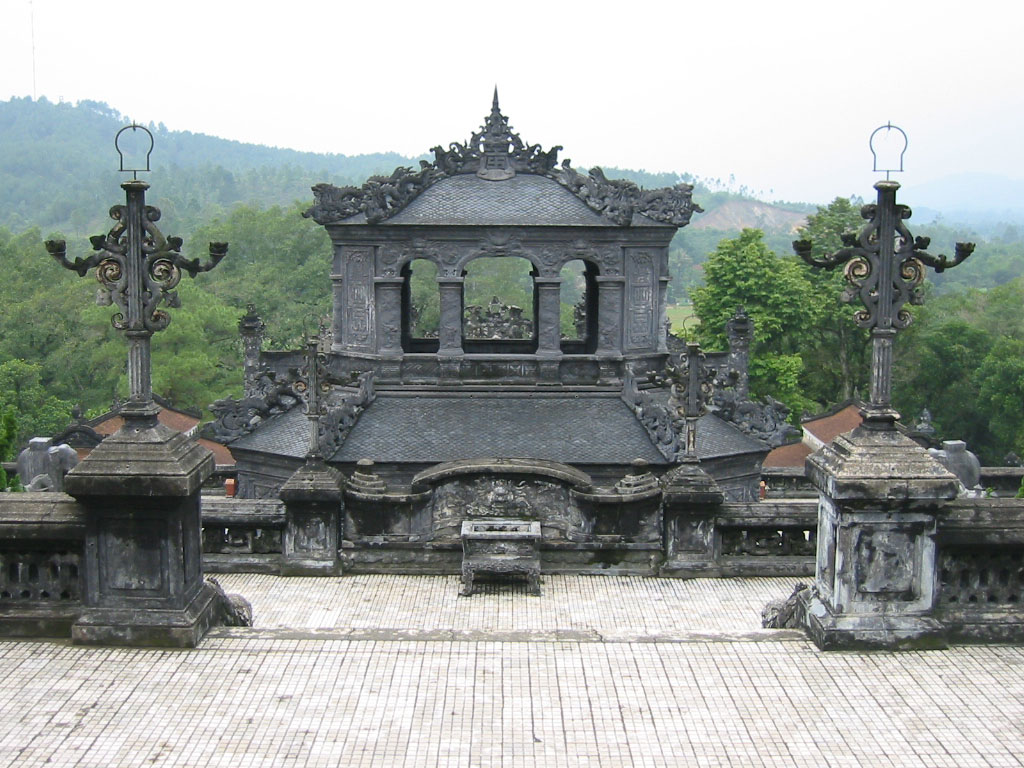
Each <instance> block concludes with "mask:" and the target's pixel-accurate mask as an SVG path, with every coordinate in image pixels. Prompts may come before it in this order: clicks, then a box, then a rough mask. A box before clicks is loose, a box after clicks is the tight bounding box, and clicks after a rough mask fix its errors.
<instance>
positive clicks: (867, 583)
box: [804, 426, 958, 649]
mask: <svg viewBox="0 0 1024 768" xmlns="http://www.w3.org/2000/svg"><path fill="white" fill-rule="evenodd" d="M807 475H808V477H809V478H810V479H811V482H813V483H814V485H815V486H816V487H817V489H818V551H817V564H816V570H815V587H814V589H813V590H812V592H811V594H810V595H809V597H808V599H807V600H806V601H805V606H804V608H805V610H806V626H807V631H808V633H809V634H810V636H811V638H812V639H813V640H814V642H815V643H816V644H817V645H818V647H820V648H822V649H837V648H886V649H898V648H934V647H944V646H945V644H946V641H945V638H944V636H943V631H942V626H941V624H940V623H939V622H938V621H937V620H935V618H934V617H933V615H932V614H933V611H934V609H935V600H936V592H937V574H936V559H935V531H936V516H937V514H938V513H939V511H940V509H941V508H942V506H943V504H944V503H945V502H946V501H947V500H949V499H953V498H954V497H955V496H956V495H957V490H958V484H957V479H956V477H955V476H954V475H952V474H951V473H950V472H949V471H947V470H946V469H945V468H944V467H942V465H940V464H939V463H938V462H937V461H935V460H934V459H933V458H932V457H931V456H929V455H928V453H927V452H926V451H925V450H924V449H923V448H921V447H920V446H918V445H917V444H916V443H915V442H914V441H912V440H911V439H910V438H908V437H905V436H904V435H902V434H901V433H899V432H897V431H896V430H895V429H871V428H869V427H867V426H861V427H858V428H857V429H855V430H853V432H851V433H849V434H847V435H841V436H840V437H838V438H836V439H835V440H834V441H833V442H832V443H830V444H829V445H826V446H825V447H824V448H822V449H821V450H820V451H818V452H817V453H815V454H813V455H811V456H810V457H809V458H808V459H807Z"/></svg>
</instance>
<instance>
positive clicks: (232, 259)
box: [0, 99, 1024, 462]
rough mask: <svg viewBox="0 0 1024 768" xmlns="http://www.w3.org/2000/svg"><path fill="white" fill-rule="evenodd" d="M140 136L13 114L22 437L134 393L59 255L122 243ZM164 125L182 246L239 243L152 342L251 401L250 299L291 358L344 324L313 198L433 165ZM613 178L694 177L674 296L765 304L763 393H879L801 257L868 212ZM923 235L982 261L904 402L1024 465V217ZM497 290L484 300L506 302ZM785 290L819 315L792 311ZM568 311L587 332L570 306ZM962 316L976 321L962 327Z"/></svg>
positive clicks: (0, 224) (846, 323)
mask: <svg viewBox="0 0 1024 768" xmlns="http://www.w3.org/2000/svg"><path fill="white" fill-rule="evenodd" d="M127 122H128V121H127V119H126V118H125V117H124V116H122V115H120V114H118V113H117V112H116V111H115V110H114V109H112V108H111V107H108V106H107V105H105V104H101V103H96V102H83V103H80V104H78V105H76V106H72V105H69V104H53V103H49V102H46V101H45V100H39V101H31V100H29V99H15V100H12V101H9V102H2V103H0V267H2V268H3V270H4V271H3V274H4V276H5V278H4V280H3V281H0V306H3V307H4V311H3V314H2V319H0V411H2V410H4V409H6V410H7V411H8V412H12V413H16V414H17V418H18V434H19V440H20V441H23V440H24V439H25V438H27V437H28V436H31V435H33V434H44V433H47V432H52V431H54V430H55V429H58V428H60V427H62V426H64V425H65V424H66V423H67V421H68V418H69V415H70V411H71V407H72V406H73V405H74V404H76V403H77V404H81V405H82V406H84V407H85V408H86V409H87V410H88V411H91V412H97V411H101V410H103V409H105V408H107V407H108V406H109V404H110V401H111V399H113V398H115V397H118V396H123V395H124V394H125V392H126V389H127V382H126V379H125V371H124V358H125V354H124V345H123V341H122V339H120V338H118V337H117V336H116V335H115V334H113V333H112V332H111V331H110V327H109V317H110V309H109V308H102V307H97V306H95V305H94V304H93V303H92V301H91V296H92V294H93V293H94V284H92V283H91V281H89V280H82V279H80V278H78V277H77V276H75V275H73V274H71V273H68V272H67V271H66V270H63V269H61V268H60V267H59V266H58V265H57V264H56V263H55V262H53V260H52V259H50V258H49V257H48V255H47V254H46V252H45V250H44V248H43V245H42V243H43V241H44V240H45V239H48V238H50V237H53V236H59V237H62V238H64V239H66V240H67V241H68V244H69V254H70V255H71V256H75V255H83V254H84V253H85V252H87V251H88V249H89V246H88V240H87V236H88V235H94V234H98V233H102V232H105V231H106V230H108V229H109V227H110V226H111V222H110V220H109V219H108V218H107V210H108V209H109V207H110V206H111V205H112V204H115V203H118V202H120V201H122V200H123V197H122V193H121V190H120V189H119V187H118V185H119V183H120V182H121V181H122V180H123V174H120V173H118V172H117V170H116V169H117V155H116V153H115V151H114V147H113V141H112V140H113V136H114V134H115V133H116V132H117V130H118V129H119V128H121V127H122V126H124V125H125V124H126V123H127ZM150 128H151V130H152V131H153V133H154V136H155V150H154V153H153V172H152V173H150V174H149V175H148V176H147V177H146V180H147V181H149V183H150V184H151V185H152V188H151V191H150V193H149V196H148V201H149V202H150V203H151V204H154V205H156V206H158V207H159V208H160V209H161V210H162V213H163V218H162V220H161V222H160V226H161V229H162V230H163V231H164V233H165V234H168V235H170V234H174V235H179V236H181V237H183V238H184V239H185V248H184V249H183V251H184V252H185V253H186V254H187V255H189V256H190V257H195V256H202V255H203V254H204V252H205V250H206V248H207V244H208V243H209V242H210V241H213V240H226V241H228V242H229V243H230V251H229V255H228V257H227V258H226V259H225V260H224V261H223V262H222V263H221V264H220V266H219V267H218V268H217V269H216V270H214V271H213V272H211V273H209V274H204V275H201V276H200V277H199V278H198V279H196V280H195V281H194V282H193V281H191V280H190V279H189V278H185V281H184V283H183V285H182V288H181V291H180V292H181V296H182V304H183V307H182V309H181V310H178V311H175V312H173V313H172V316H173V319H172V322H171V325H170V328H169V329H168V330H167V331H165V332H163V333H161V334H158V335H157V336H156V337H155V338H154V342H153V345H154V358H155V365H154V389H155V390H156V391H158V392H160V393H161V394H162V395H164V396H166V397H169V398H170V399H171V400H172V401H173V402H175V403H177V404H180V405H182V406H189V407H200V408H202V407H205V406H206V405H208V404H209V403H210V402H212V401H213V400H214V399H216V398H219V397H223V396H225V395H228V394H235V395H237V394H238V393H239V391H240V387H241V371H240V366H241V355H240V348H239V344H238V339H237V331H236V323H237V319H238V317H239V316H240V315H241V314H242V313H243V312H244V308H245V305H246V304H247V303H249V302H252V303H253V304H255V305H256V306H257V308H258V310H259V312H260V314H261V315H262V316H263V318H264V320H265V321H266V323H267V326H268V341H269V344H270V345H271V346H273V347H286V346H291V345H295V344H296V343H297V342H298V341H299V339H300V338H301V336H302V334H303V329H304V328H311V327H313V326H314V325H315V323H316V322H317V319H318V318H320V317H323V316H324V315H325V314H326V313H327V312H328V310H329V288H330V286H329V279H328V273H329V261H330V249H329V243H328V240H327V237H326V235H325V233H324V231H323V229H322V228H321V227H318V226H316V225H315V224H314V223H313V222H311V221H310V220H308V219H304V218H302V216H301V215H300V214H301V210H302V209H303V207H304V206H306V205H308V202H309V201H310V199H311V193H310V191H309V188H310V186H312V185H313V184H315V183H318V182H322V181H329V182H332V183H334V184H339V185H343V184H361V183H362V182H363V181H364V180H365V179H366V178H367V177H368V176H370V175H372V174H376V173H390V172H391V171H392V170H393V169H394V168H395V167H396V166H398V165H415V164H416V163H417V162H418V158H408V157H402V156H400V155H396V154H390V153H382V154H374V155H362V156H354V157H348V156H345V155H340V154H338V155H320V154H313V153H302V152H296V151H293V150H284V149H274V148H269V147H260V146H254V145H247V144H241V143H239V142H234V141H228V140H225V139H218V138H214V137H210V136H203V135H199V134H191V133H188V132H175V131H168V130H167V129H166V128H164V127H163V126H161V125H153V126H150ZM448 138H459V137H448ZM427 143H428V144H429V141H428V142H427ZM426 148H427V147H426V146H425V147H424V149H426ZM605 171H606V172H607V174H608V176H609V177H620V178H629V179H631V180H633V181H636V182H637V183H638V184H641V185H642V186H645V187H648V188H650V187H661V186H667V185H671V184H675V183H677V182H678V181H680V180H682V181H687V182H690V183H693V184H694V185H695V192H694V198H695V200H696V201H697V202H698V203H699V204H700V205H701V206H702V207H703V208H704V209H705V213H704V214H700V215H698V216H696V217H695V218H694V221H693V223H692V225H691V226H689V227H686V228H684V229H683V230H681V231H680V232H679V234H678V235H677V236H676V238H675V239H674V241H673V243H672V247H671V249H670V254H669V262H670V269H671V273H672V282H671V285H670V300H671V301H672V302H673V303H677V304H689V303H690V302H691V299H697V302H696V304H697V309H698V313H697V314H698V316H699V317H700V318H702V319H703V320H705V330H704V336H705V341H706V342H708V343H713V344H715V345H720V344H721V343H722V341H723V340H722V339H721V338H719V337H718V331H717V330H715V326H716V325H717V324H718V322H719V319H720V318H719V317H718V314H716V313H721V312H726V311H728V312H731V311H732V310H733V309H734V308H735V306H736V304H744V305H745V306H747V307H748V309H751V312H752V314H754V315H755V318H756V319H757V320H758V321H759V328H760V333H761V341H760V342H759V347H758V349H757V350H756V353H755V357H754V360H753V366H754V369H755V374H756V379H757V388H758V391H759V392H762V393H763V394H773V395H774V396H776V397H781V398H783V399H785V400H786V402H788V403H790V404H791V405H792V406H793V407H794V415H795V416H798V415H799V413H800V412H801V411H804V410H807V411H816V410H820V409H821V408H823V407H825V406H828V405H830V404H832V403H835V402H838V401H841V400H842V399H843V398H845V397H848V396H850V395H852V394H854V392H859V393H864V391H865V389H864V385H865V382H866V377H867V368H866V360H867V358H866V357H865V349H866V346H865V345H866V341H865V338H866V337H865V336H864V335H863V334H861V333H860V332H858V331H857V330H856V329H855V328H853V326H852V322H851V320H850V314H851V313H852V309H851V308H850V307H848V306H847V305H840V304H839V302H838V295H839V292H840V290H841V287H840V285H839V276H838V275H827V276H823V275H817V274H815V273H812V272H811V271H810V270H809V269H808V268H806V267H804V266H803V265H802V264H798V263H797V262H796V260H795V258H794V257H792V256H791V253H792V252H791V245H790V244H791V242H792V240H794V239H796V236H797V234H796V232H797V230H798V229H799V228H800V227H801V226H808V228H809V229H810V231H811V232H812V234H814V236H815V237H816V238H818V239H819V240H820V245H821V247H825V246H826V245H828V244H829V243H834V244H836V245H837V244H838V234H837V232H838V231H839V230H840V229H842V228H849V227H859V225H860V224H861V223H862V222H861V220H860V218H859V216H858V213H857V208H858V207H859V204H860V201H853V202H852V203H851V201H843V200H837V201H834V202H833V203H832V204H831V205H830V206H829V207H828V208H825V207H820V208H819V207H817V206H815V205H812V204H802V203H798V204H792V203H787V204H771V203H766V202H764V201H759V200H754V199H752V198H751V197H749V196H747V195H745V194H740V193H739V192H734V191H730V190H728V189H726V188H725V187H724V185H723V184H722V183H721V182H720V181H718V180H711V179H700V178H694V177H692V176H689V175H688V174H686V173H685V172H682V171H681V172H680V174H678V175H677V174H650V173H645V172H643V171H633V170H628V169H616V168H605ZM741 191H742V190H741ZM870 192H871V190H865V194H868V193H870ZM904 202H908V203H910V204H912V203H913V201H912V200H908V201H904ZM809 214H810V215H811V216H810V221H808V219H807V216H808V215H809ZM910 226H911V228H912V230H913V231H914V234H916V235H924V236H930V237H932V239H933V242H932V246H931V248H930V250H931V252H933V253H937V252H945V253H951V252H952V248H953V242H954V241H956V240H973V241H975V242H977V243H978V247H977V249H976V251H975V253H974V255H973V256H972V257H971V258H970V259H969V260H968V261H967V262H966V263H964V264H963V265H960V266H959V267H958V268H957V269H955V270H949V271H947V272H946V273H944V274H942V275H934V274H931V275H930V276H929V279H930V280H931V281H932V283H931V286H930V290H931V292H932V293H933V294H934V296H933V297H932V298H931V299H930V300H929V306H927V307H926V308H925V309H924V310H923V311H919V313H918V314H919V318H918V321H917V323H916V324H915V326H914V328H913V331H912V332H909V333H907V334H904V335H903V336H904V338H901V340H900V344H901V346H900V347H899V349H898V353H899V355H900V358H901V360H902V361H905V363H904V367H903V368H901V369H900V372H899V378H898V381H897V390H898V391H897V396H898V398H899V399H900V400H901V402H900V405H901V407H904V408H905V409H910V411H908V413H909V412H912V411H914V410H919V409H920V407H923V406H927V407H929V408H930V409H931V411H932V413H933V414H934V416H935V421H936V424H937V425H938V426H939V428H940V430H941V432H942V434H943V435H945V436H947V437H960V436H963V437H967V438H969V439H970V440H971V441H972V442H971V444H972V446H973V447H976V448H977V449H979V450H980V451H982V452H983V454H984V458H985V459H986V461H989V462H997V461H999V460H1000V459H1001V457H1002V455H1003V454H1004V453H1005V452H1006V451H1008V450H1011V449H1014V450H1017V451H1018V452H1024V434H1022V429H1021V427H1020V418H1019V416H1018V417H1016V420H1015V417H1014V407H1013V404H1014V403H1016V405H1017V406H1018V407H1017V408H1016V412H1017V413H1019V411H1020V408H1019V405H1020V403H1021V400H1022V396H1024V362H1021V361H1022V358H1021V347H1020V345H1021V344H1022V343H1024V336H1022V330H1021V328H1020V327H1019V325H1020V324H1019V323H1017V324H1016V325H1014V324H1013V323H1010V322H1009V318H1010V317H1012V316H1016V317H1019V316H1020V303H1021V300H1022V299H1024V279H1022V278H1021V275H1024V236H1022V234H1021V231H1020V230H1018V229H1017V228H1016V226H1015V225H1014V224H1013V223H1004V224H1002V225H987V226H986V229H985V230H984V231H983V232H977V231H972V230H971V229H970V228H969V227H967V226H963V225H958V224H954V223H951V222H944V221H939V222H937V223H923V222H918V221H915V220H911V222H910ZM747 231H749V232H751V234H747ZM755 231H756V232H757V234H756V235H755V234H753V233H754V232H755ZM983 235H984V236H983ZM832 247H834V246H832ZM736 254H739V258H738V259H737V260H735V261H734V262H732V266H728V259H729V258H733V257H735V256H736ZM709 258H710V259H712V261H711V262H709ZM715 259H717V260H718V261H722V260H723V259H724V260H725V262H726V266H725V267H722V266H716V265H715V263H714V260H715ZM754 264H758V265H760V268H761V269H762V270H764V271H763V272H761V273H758V274H756V275H754V276H753V277H752V278H751V280H749V281H747V283H746V284H745V285H746V288H743V287H742V286H739V283H742V282H743V281H740V280H733V279H732V278H733V277H735V276H736V273H737V271H738V270H740V271H742V270H743V269H745V268H746V267H748V266H751V265H754ZM716 269H717V270H719V271H718V272H717V273H716V272H715V270H716ZM723 269H724V270H725V271H724V272H723V271H722V270H723ZM705 270H710V272H708V274H719V275H727V276H730V279H726V278H724V277H718V278H716V280H717V281H718V282H719V283H720V285H719V286H717V287H718V288H721V287H723V286H724V287H727V288H729V290H727V291H725V292H721V293H720V295H719V296H718V297H717V298H715V300H714V301H710V303H709V302H708V301H704V304H703V306H702V304H701V301H702V298H701V297H702V296H703V297H704V299H707V294H706V293H704V294H702V293H701V290H700V289H701V286H704V285H705V283H706V282H708V281H706V280H705ZM783 275H786V276H787V277H786V279H785V280H782V279H781V278H782V276H783ZM510 279H512V278H510ZM729 286H732V287H731V288H730V287H729ZM783 286H786V287H785V288H784V287H783ZM715 287H716V286H713V285H708V286H707V288H708V289H712V288H715ZM478 290H479V292H480V293H481V295H485V294H486V293H487V292H488V291H490V290H491V288H490V287H489V286H487V285H481V286H479V289H478ZM509 290H513V293H514V287H510V289H509ZM744 291H746V292H744ZM772 291H774V292H775V294H777V295H776V296H775V297H774V298H773V297H772V296H770V295H768V294H770V293H771V292H772ZM766 292H767V293H766ZM510 295H513V294H510ZM569 295H572V292H571V291H570V292H569ZM780 296H781V301H782V302H783V303H786V302H788V303H789V304H795V305H799V306H798V307H796V308H797V309H799V310H800V312H798V313H797V315H796V316H792V317H791V316H790V315H788V314H786V313H785V312H782V311H781V309H780V308H781V307H782V306H783V305H782V304H779V303H778V300H779V298H780ZM1015 301H1016V302H1017V304H1016V305H1014V302H1015ZM716 302H717V303H716ZM773 302H774V303H773ZM771 307H775V308H776V309H771ZM773 313H774V314H773ZM759 314H760V316H758V315H759ZM563 315H564V317H565V318H566V322H570V321H571V306H566V307H565V308H564V312H563ZM954 320H955V321H956V323H960V324H961V325H956V324H955V323H954V324H953V325H950V323H952V322H953V321H954ZM570 324H571V322H570ZM944 339H945V340H947V341H949V342H950V343H951V344H952V343H953V342H957V344H953V348H954V349H958V350H961V351H960V352H957V353H956V354H955V355H954V358H955V359H948V356H949V355H950V354H953V353H952V352H949V348H948V346H944V342H943V340H944ZM965 340H967V341H965ZM968 342H969V343H968ZM957 355H958V356H957ZM1015 387H1016V389H1015ZM952 392H955V393H959V394H956V395H952V394H950V393H952ZM969 393H978V396H968V395H969ZM1013 398H1016V401H1014V399H1013ZM968 405H969V406H970V407H968Z"/></svg>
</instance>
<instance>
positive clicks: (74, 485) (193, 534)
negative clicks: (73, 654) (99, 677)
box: [64, 419, 216, 647]
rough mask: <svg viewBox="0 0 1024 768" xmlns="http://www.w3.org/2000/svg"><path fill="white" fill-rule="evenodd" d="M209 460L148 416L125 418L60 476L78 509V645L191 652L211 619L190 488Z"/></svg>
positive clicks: (196, 486) (195, 497)
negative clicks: (81, 540) (81, 541)
mask: <svg viewBox="0 0 1024 768" xmlns="http://www.w3.org/2000/svg"><path fill="white" fill-rule="evenodd" d="M211 472H213V454H211V453H210V452H209V451H208V450H206V449H205V448H203V447H202V446H200V445H199V444H198V443H197V442H196V441H195V439H193V438H190V437H186V436H185V435H183V434H182V433H180V432H176V431H174V430H172V429H169V428H168V427H165V426H164V425H163V424H160V423H158V422H156V420H155V419H154V420H153V422H152V423H150V424H140V423H138V422H131V421H129V422H128V423H127V424H126V426H125V427H124V428H122V429H121V430H120V431H119V432H117V433H116V434H113V435H111V436H110V437H108V438H107V439H105V440H104V441H103V442H101V443H100V444H99V445H98V446H97V447H96V448H95V449H93V451H92V453H91V454H90V455H89V456H88V457H86V458H85V459H84V460H83V461H82V462H81V463H80V464H79V465H78V466H77V467H75V469H73V470H72V471H71V472H69V473H68V475H67V477H66V478H65V480H64V483H65V488H66V490H67V492H68V493H69V494H70V495H72V496H74V497H75V499H77V500H78V502H79V503H81V504H82V506H84V507H85V510H86V539H85V557H84V571H83V575H84V577H85V579H84V581H85V593H84V595H83V602H84V604H85V606H86V609H85V611H84V612H83V613H82V615H81V617H80V618H79V620H78V621H77V622H76V623H75V624H74V626H73V627H72V630H71V639H72V642H74V643H77V644H81V645H133V646H142V645H152V646H177V647H194V646H195V645H196V644H197V643H198V642H199V640H200V639H201V638H202V636H203V635H204V634H205V633H206V630H207V629H208V628H209V626H210V623H211V621H212V620H213V618H214V614H215V610H216V609H215V597H214V591H213V589H212V588H211V587H210V586H209V585H208V584H206V583H205V582H204V581H203V571H202V547H201V525H202V523H201V517H200V510H199V490H200V487H201V486H202V483H203V481H204V480H205V479H206V478H207V477H209V476H210V473H211Z"/></svg>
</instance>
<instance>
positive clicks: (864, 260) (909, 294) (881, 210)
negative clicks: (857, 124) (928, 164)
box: [793, 124, 974, 430]
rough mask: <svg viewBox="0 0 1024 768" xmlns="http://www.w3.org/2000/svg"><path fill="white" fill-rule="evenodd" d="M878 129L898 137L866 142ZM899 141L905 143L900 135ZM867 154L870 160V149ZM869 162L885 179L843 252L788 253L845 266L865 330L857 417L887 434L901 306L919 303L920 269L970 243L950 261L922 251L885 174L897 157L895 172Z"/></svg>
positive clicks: (800, 243)
mask: <svg viewBox="0 0 1024 768" xmlns="http://www.w3.org/2000/svg"><path fill="white" fill-rule="evenodd" d="M883 129H887V130H896V131H899V133H900V134H903V131H902V130H900V129H899V128H897V127H896V126H893V125H891V124H890V125H886V126H882V127H881V128H878V129H877V130H876V131H875V132H874V133H873V134H872V139H874V137H875V135H877V134H878V132H879V131H881V130H883ZM903 137H904V142H905V138H906V134H903ZM905 148H906V147H905V144H904V150H905ZM872 154H873V155H875V150H874V147H873V145H872ZM875 158H876V162H875V170H886V179H885V180H884V181H879V182H878V183H876V184H875V190H876V191H877V193H878V198H877V201H876V202H875V203H872V204H869V205H865V206H864V207H863V208H861V212H860V214H861V217H862V218H864V219H866V220H867V222H868V223H867V224H866V225H865V226H864V227H863V228H862V229H861V231H860V233H859V234H858V235H854V234H852V233H848V234H844V235H843V236H842V239H843V247H842V248H840V249H839V250H838V251H836V252H835V253H829V254H825V255H823V256H815V255H813V253H812V244H811V241H810V240H797V241H796V242H794V243H793V250H794V251H795V252H796V253H797V255H798V256H800V258H802V259H803V260H804V261H805V262H807V263H808V264H810V265H811V266H813V267H819V268H824V269H835V268H836V267H837V266H839V265H840V264H846V267H845V275H846V281H847V282H848V283H849V286H848V287H847V289H846V290H845V291H844V292H843V296H842V298H843V301H847V302H849V301H852V300H853V299H854V298H855V297H858V298H859V299H860V300H861V302H862V303H863V305H864V309H860V310H857V311H856V312H855V313H854V321H855V322H856V323H857V325H859V326H860V327H861V328H869V329H870V330H871V394H870V398H869V401H868V403H867V404H865V405H864V406H863V407H862V408H861V412H860V413H861V417H862V418H863V420H864V426H865V427H867V428H869V429H881V430H892V429H895V424H896V420H897V419H898V418H899V413H897V412H896V410H895V409H894V408H893V407H892V346H893V340H894V339H895V337H896V333H897V331H899V330H901V329H903V328H906V327H907V326H908V325H910V323H911V321H912V320H913V316H912V315H911V314H910V312H909V311H908V310H907V309H906V308H905V306H904V305H905V304H907V303H908V302H909V303H910V304H921V303H922V301H923V292H922V289H921V283H922V282H923V281H924V275H925V265H927V266H930V267H933V268H934V269H935V271H936V272H942V271H943V270H946V269H949V268H951V267H955V266H956V265H958V264H960V263H961V262H962V261H963V260H964V259H966V258H967V257H968V256H970V255H971V253H972V252H973V251H974V243H957V244H956V251H955V256H954V257H953V258H952V259H950V258H948V257H946V256H943V255H939V256H933V255H931V254H930V253H928V252H927V251H926V250H925V249H926V248H927V247H928V246H929V244H930V240H929V238H927V237H916V238H915V237H914V236H913V235H912V234H911V233H910V230H909V229H907V225H906V224H904V222H905V221H906V220H907V219H909V218H910V216H911V211H910V208H909V207H908V206H906V205H899V204H897V202H896V191H897V190H898V189H899V188H900V185H899V183H898V182H895V181H890V180H889V179H888V175H889V172H891V171H902V170H903V165H902V153H901V154H900V167H899V168H890V169H884V168H883V169H879V168H878V163H877V155H875Z"/></svg>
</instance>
